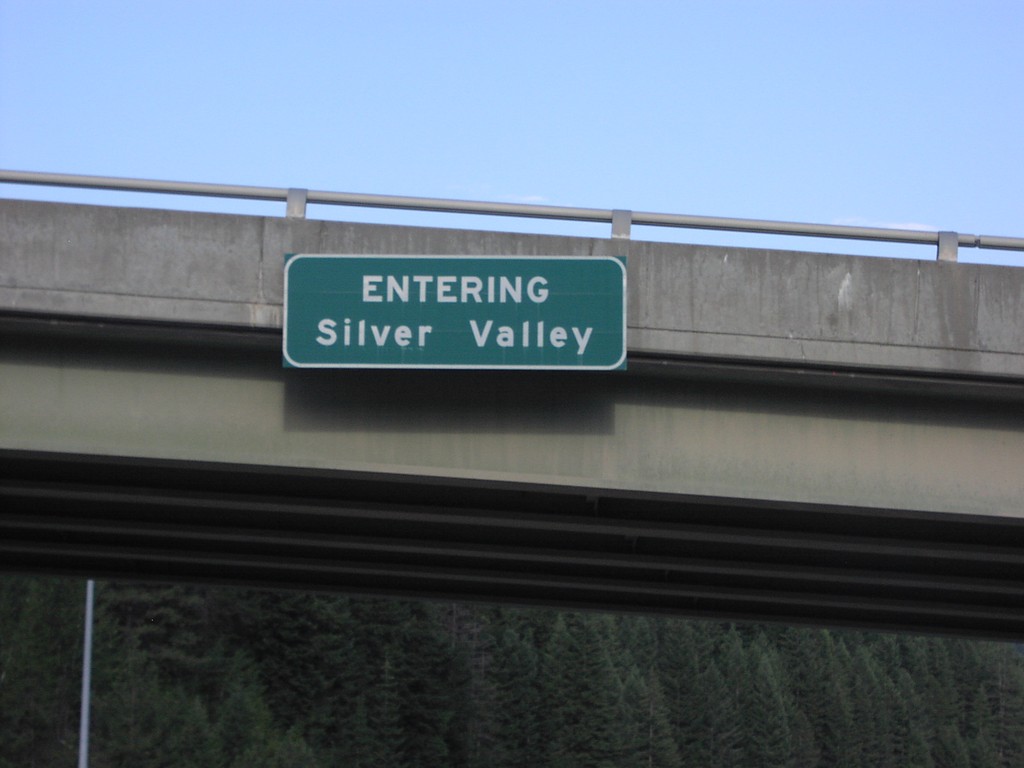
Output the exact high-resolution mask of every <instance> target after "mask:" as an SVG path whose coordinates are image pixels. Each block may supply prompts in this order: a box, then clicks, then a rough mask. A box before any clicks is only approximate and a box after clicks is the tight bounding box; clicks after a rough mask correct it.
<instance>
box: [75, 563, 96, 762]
mask: <svg viewBox="0 0 1024 768" xmlns="http://www.w3.org/2000/svg"><path fill="white" fill-rule="evenodd" d="M94 589H95V587H94V582H93V580H92V579H89V580H88V581H87V582H86V583H85V643H84V646H85V647H84V649H83V651H82V718H81V721H80V725H79V729H78V768H89V692H90V689H91V688H92V604H93V592H94Z"/></svg>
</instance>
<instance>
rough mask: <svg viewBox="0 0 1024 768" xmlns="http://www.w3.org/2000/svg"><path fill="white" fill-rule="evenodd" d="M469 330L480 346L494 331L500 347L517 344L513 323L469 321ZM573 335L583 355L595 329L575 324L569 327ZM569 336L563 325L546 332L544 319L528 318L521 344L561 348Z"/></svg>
mask: <svg viewBox="0 0 1024 768" xmlns="http://www.w3.org/2000/svg"><path fill="white" fill-rule="evenodd" d="M469 330H470V331H472V332H473V340H474V341H475V342H476V345H477V346H478V347H484V346H486V345H487V342H488V341H489V340H490V339H491V332H492V331H493V332H494V343H495V344H496V345H497V346H499V347H504V348H506V349H508V348H509V347H514V346H515V345H516V330H517V329H515V328H513V327H512V326H511V325H500V326H498V327H497V329H495V328H494V321H493V320H488V321H487V322H485V323H484V324H483V325H481V324H480V323H478V322H477V321H476V320H470V321H469ZM569 330H570V331H572V336H573V338H574V339H575V340H576V354H577V355H582V354H583V353H584V352H586V351H587V345H588V344H589V343H590V336H591V334H593V332H594V329H593V328H592V327H590V326H587V327H586V328H578V327H577V326H575V325H573V326H570V327H569ZM568 338H569V332H568V331H567V330H566V329H565V328H564V327H563V326H561V325H556V326H555V327H554V328H552V329H551V330H550V331H548V332H545V329H544V321H543V320H539V321H537V322H536V323H534V322H531V321H529V320H526V321H524V322H523V325H522V328H521V332H520V335H519V345H520V346H523V347H536V348H537V349H540V348H542V347H546V346H548V345H550V346H552V347H556V348H558V349H561V348H562V347H564V346H565V342H566V340H567V339H568Z"/></svg>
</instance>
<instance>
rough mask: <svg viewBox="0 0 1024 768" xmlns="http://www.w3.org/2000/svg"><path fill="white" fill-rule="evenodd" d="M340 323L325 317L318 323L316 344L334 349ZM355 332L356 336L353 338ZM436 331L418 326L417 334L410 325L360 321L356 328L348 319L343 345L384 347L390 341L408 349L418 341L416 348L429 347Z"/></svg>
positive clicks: (346, 320) (342, 339) (345, 325)
mask: <svg viewBox="0 0 1024 768" xmlns="http://www.w3.org/2000/svg"><path fill="white" fill-rule="evenodd" d="M337 327H338V323H337V321H336V320H332V319H331V318H329V317H325V318H324V319H323V320H321V321H320V322H319V323H317V326H316V329H317V330H318V331H319V332H320V335H319V336H317V337H316V343H317V344H320V345H321V346H324V347H333V346H334V345H335V344H337V343H338V331H337ZM353 330H354V331H355V334H354V336H353ZM433 330H434V328H433V326H430V325H417V326H416V330H415V332H414V331H413V329H412V327H410V326H408V325H396V326H391V325H377V324H376V323H367V322H366V321H365V320H360V321H359V322H358V323H356V324H355V325H354V326H353V324H352V319H351V318H348V317H346V318H345V320H344V324H343V326H342V329H341V345H342V346H343V347H365V346H368V345H369V344H370V343H371V342H372V344H373V345H375V346H378V347H383V346H385V345H387V343H388V340H389V339H390V340H391V341H392V342H394V343H395V344H397V345H398V346H400V347H407V346H409V345H410V344H411V343H412V340H413V338H414V337H415V339H416V346H418V347H425V346H426V345H427V335H428V334H429V333H431V332H432V331H433Z"/></svg>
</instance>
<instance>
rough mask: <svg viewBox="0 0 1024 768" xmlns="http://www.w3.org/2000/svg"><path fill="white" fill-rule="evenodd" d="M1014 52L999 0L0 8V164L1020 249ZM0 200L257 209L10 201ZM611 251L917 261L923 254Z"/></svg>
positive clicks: (559, 226) (540, 226) (732, 238)
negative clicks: (805, 226)
mask: <svg viewBox="0 0 1024 768" xmlns="http://www.w3.org/2000/svg"><path fill="white" fill-rule="evenodd" d="M1022 41H1024V3H1020V2H1016V0H1001V1H999V2H993V1H992V0H981V1H980V2H978V1H975V2H971V3H967V2H942V1H933V2H913V1H906V2H893V1H892V0H890V1H889V2H874V1H872V0H861V1H859V2H852V1H850V2H846V1H844V0H836V1H834V2H826V1H825V0H821V1H820V2H811V1H810V0H808V1H805V2H783V1H779V0H772V1H771V2H769V1H768V0H765V1H764V2H754V1H753V0H750V1H748V2H740V1H739V0H723V1H720V2H654V1H647V2H644V1H643V0H634V1H633V2H602V1H601V0H591V1H590V2H575V1H574V0H562V1H561V2H559V1H558V0H547V2H532V1H531V0H519V1H518V2H485V1H484V0H475V1H474V2H449V1H447V0H437V1H435V2H408V1H406V2H389V1H387V0H378V1H376V2H369V1H367V2H354V1H349V2H343V1H339V2H303V1H302V0H297V1H294V2H287V3H285V2H281V0H274V1H273V2H262V1H256V2H228V1H226V0H221V1H218V0H205V1H204V2H198V1H192V2H188V1H186V2H182V1H180V0H179V1H178V2H162V1H160V0H147V2H139V1H138V0H134V1H133V2H120V1H112V0H91V1H90V2H71V1H70V0H68V1H65V2H54V1H50V0H0V167H2V168H6V169H13V170H34V171H52V172H62V173H83V174H97V175H108V176H128V177H140V178H154V179H171V180H184V181H207V182H218V183H231V184H254V185H265V186H280V187H291V186H297V187H306V188H310V189H320V190H336V191H346V192H373V193H382V194H396V195H418V196H428V197H454V198H465V199H479V200H496V201H519V202H540V203H546V204H552V205H568V206H583V207H596V208H628V209H632V210H637V211H654V212H666V213H686V214H700V215H712V216H729V217H741V218H763V219H779V220H786V221H807V222H816V223H840V224H864V225H869V226H893V227H901V228H929V229H950V230H956V231H959V232H967V233H971V234H987V235H1004V236H1014V237H1021V236H1024V194H1022V189H1024V87H1022V86H1024V83H1022V81H1024V44H1022ZM0 196H4V197H23V198H34V199H58V200H75V201H83V202H96V203H109V204H130V205H156V206H167V207H178V208H190V209H196V210H221V211H240V212H252V213H267V214H274V215H276V214H278V213H280V212H281V209H282V208H283V205H275V204H269V203H242V202H232V201H225V200H201V199H197V198H176V199H169V200H168V199H165V198H156V199H154V198H153V197H152V196H126V195H114V194H111V193H101V192H86V191H74V190H55V189H44V188H29V187H15V186H11V185H0ZM309 215H310V216H311V217H322V218H334V219H338V218H347V219H352V220H363V221H400V222H409V223H417V224H427V225H436V226H467V227H491V228H497V229H503V230H520V231H543V232H566V233H570V234H576V233H579V234H592V235H601V236H603V235H605V234H606V230H607V227H604V226H598V225H573V224H569V223H564V222H543V221H531V220H526V221H516V220H510V219H497V220H480V219H476V218H466V217H460V218H453V217H447V216H439V215H437V214H409V213H388V212H382V211H368V210H358V209H340V208H327V207H313V208H311V209H310V213H309ZM634 237H635V238H638V239H666V240H680V241H686V242H727V243H735V244H741V245H742V244H761V245H769V246H771V247H801V248H818V247H820V248H822V249H827V250H832V251H840V252H852V253H871V254H884V255H894V256H904V255H905V256H909V257H917V258H933V253H932V249H930V248H928V247H925V246H893V245H877V244H868V243H858V242H852V243H850V242H841V241H824V242H814V241H802V240H801V241H795V240H792V239H778V238H772V239H763V238H762V239H757V238H752V237H749V236H739V235H716V234H714V233H707V232H699V231H697V232H695V231H688V230H668V231H666V230H652V229H647V228H644V229H636V230H634ZM961 260H963V261H986V262H994V263H1011V264H1024V254H1020V253H1018V254H1007V253H1001V252H997V251H975V250H974V249H961Z"/></svg>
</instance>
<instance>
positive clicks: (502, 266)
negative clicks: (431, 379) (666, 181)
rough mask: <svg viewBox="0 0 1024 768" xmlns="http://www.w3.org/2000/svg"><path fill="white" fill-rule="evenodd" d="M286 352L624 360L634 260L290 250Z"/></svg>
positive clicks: (560, 363) (491, 362)
mask: <svg viewBox="0 0 1024 768" xmlns="http://www.w3.org/2000/svg"><path fill="white" fill-rule="evenodd" d="M282 351H283V357H284V365H285V366H286V367H294V368H521V369H531V370H537V369H548V370H552V369H553V370H612V369H621V368H625V367H626V264H625V259H623V258H617V257H610V256H343V255H323V254H301V253H300V254H289V255H288V256H287V257H286V261H285V268H284V342H283V347H282Z"/></svg>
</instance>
